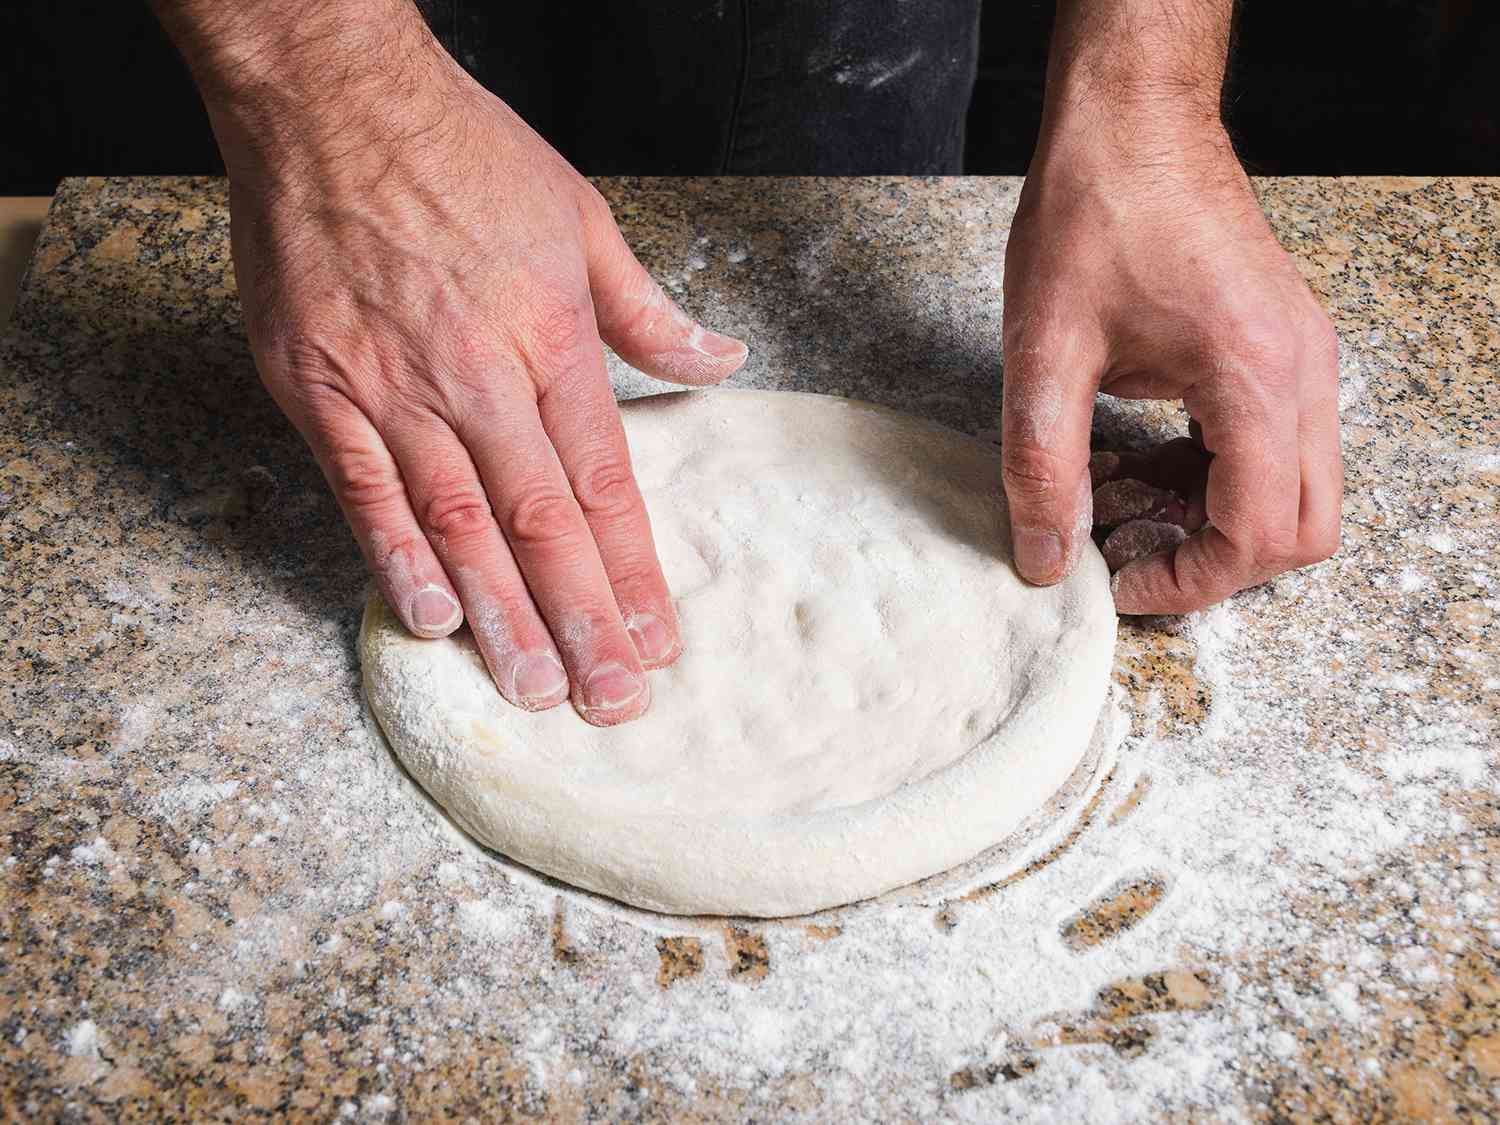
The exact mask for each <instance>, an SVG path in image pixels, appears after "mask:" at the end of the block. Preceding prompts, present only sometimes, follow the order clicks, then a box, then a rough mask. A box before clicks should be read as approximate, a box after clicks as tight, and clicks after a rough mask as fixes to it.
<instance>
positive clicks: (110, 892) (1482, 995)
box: [0, 179, 1500, 1120]
mask: <svg viewBox="0 0 1500 1125" xmlns="http://www.w3.org/2000/svg"><path fill="white" fill-rule="evenodd" d="M602 186H603V187H604V189H605V190H606V194H608V195H609V197H610V199H611V201H612V202H613V204H614V205H615V209H616V213H617V215H618V217H619V219H620V221H621V224H622V226H623V229H624V231H625V233H626V236H627V238H628V239H629V240H630V241H631V243H632V244H633V245H634V246H635V247H636V248H637V251H638V252H639V254H640V255H641V257H642V258H643V259H644V260H645V261H646V263H647V264H648V266H649V267H650V268H652V269H653V271H654V272H656V274H657V276H659V277H660V278H662V279H663V281H664V282H665V283H666V284H667V285H668V287H669V288H670V289H672V290H673V292H674V293H676V294H677V295H678V296H679V298H680V299H681V300H682V302H683V303H684V304H685V305H686V306H688V307H689V308H690V309H692V310H693V311H695V312H697V313H700V314H702V315H703V316H704V317H705V318H706V319H707V320H708V322H709V323H711V324H712V325H714V326H715V327H719V328H722V329H724V330H726V331H731V332H734V333H736V334H738V335H741V336H743V337H744V338H746V339H747V340H749V341H750V343H751V346H752V358H751V361H750V363H749V365H748V366H747V367H746V369H745V370H744V371H743V372H742V373H741V374H740V375H739V376H738V377H737V378H736V380H735V381H736V383H738V384H739V385H749V386H763V387H784V388H795V389H798V390H815V391H826V392H830V393H836V394H844V395H852V396H856V397H860V398H866V399H871V400H874V401H877V402H883V403H886V404H889V405H892V406H896V407H899V408H903V409H907V410H910V411H913V412H916V413H919V414H924V415H927V416H929V417H932V418H935V419H938V420H939V421H942V422H946V423H948V424H950V425H954V426H956V427H958V428H960V429H964V430H967V431H969V432H984V431H988V430H992V429H993V427H994V426H995V424H996V415H997V404H998V381H999V359H998V352H999V332H1000V315H1001V306H1000V285H999V277H1000V260H1001V253H1002V251H1003V246H1004V240H1005V233H1006V229H1007V225H1008V223H1009V220H1010V216H1011V214H1012V212H1013V209H1014V206H1015V202H1016V198H1017V194H1018V190H1019V183H1018V182H1017V181H1012V180H948V181H908V180H854V181H806V180H803V181H798V180H769V181H747V182H737V181H726V180H692V181H634V180H632V181H614V182H609V183H606V184H604V185H602ZM1257 187H1258V190H1259V191H1260V192H1261V194H1262V198H1263V202H1264V204H1265V207H1266V209H1267V212H1268V214H1269V215H1270V217H1271V219H1272V222H1273V225H1274V227H1275V229H1276V231H1277V233H1278V235H1279V236H1280V237H1281V239H1282V240H1283V243H1284V244H1285V245H1287V246H1288V248H1289V249H1291V250H1292V252H1293V253H1294V254H1295V255H1296V257H1297V259H1298V261H1299V264H1300V266H1301V267H1302V269H1303V271H1304V273H1305V275H1306V276H1307V277H1308V279H1309V281H1310V282H1311V283H1312V285H1313V288H1314V289H1315V291H1317V293H1318V294H1319V296H1320V297H1321V298H1322V299H1323V300H1325V301H1326V303H1327V305H1328V306H1329V308H1330V309H1331V310H1332V313H1333V316H1334V319H1335V321H1336V323H1337V325H1338V328H1339V331H1340V334H1341V338H1342V341H1343V352H1342V361H1341V372H1342V381H1343V394H1342V399H1341V406H1342V410H1343V419H1344V438H1345V447H1346V455H1347V458H1348V486H1349V491H1348V497H1347V499H1346V502H1345V508H1344V511H1345V539H1344V547H1343V550H1342V551H1341V553H1340V554H1339V555H1338V556H1337V557H1336V558H1335V559H1333V560H1332V561H1330V562H1329V563H1326V564H1324V565H1322V566H1320V567H1317V568H1314V569H1312V570H1310V571H1306V572H1303V573H1300V574H1296V575H1290V576H1286V577H1284V578H1281V579H1278V580H1277V581H1275V582H1273V583H1272V584H1270V585H1269V586H1267V587H1264V588H1262V589H1260V590H1257V591H1253V592H1250V593H1247V594H1243V595H1241V596H1239V597H1237V598H1236V599H1234V600H1233V601H1232V602H1231V603H1229V604H1228V605H1227V606H1225V607H1223V608H1221V609H1218V610H1215V611H1212V612H1210V613H1208V614H1203V615H1197V616H1195V617H1194V618H1190V619H1187V620H1186V621H1183V622H1177V623H1166V622H1150V621H1146V622H1132V623H1129V624H1127V625H1126V626H1124V627H1123V628H1122V634H1121V639H1120V643H1119V648H1118V654H1117V662H1116V678H1117V681H1118V683H1119V686H1120V692H1119V699H1120V706H1121V709H1122V712H1123V713H1124V715H1126V716H1127V717H1128V720H1129V724H1130V726H1129V735H1128V737H1126V738H1125V739H1124V741H1123V743H1122V745H1121V746H1120V747H1119V748H1118V750H1116V751H1113V752H1112V753H1111V754H1110V755H1108V756H1107V757H1106V758H1105V759H1104V760H1101V762H1100V763H1099V766H1098V769H1097V774H1096V776H1094V778H1093V779H1092V781H1091V782H1090V783H1089V785H1088V786H1087V787H1086V789H1084V790H1082V791H1080V794H1079V799H1078V800H1077V801H1076V802H1073V803H1072V804H1070V805H1069V806H1068V807H1067V808H1066V809H1065V810H1064V811H1063V814H1062V815H1061V816H1060V819H1059V821H1058V823H1057V826H1056V831H1055V832H1054V833H1053V835H1052V836H1051V837H1049V838H1048V839H1044V840H1041V841H1039V842H1038V844H1037V846H1036V847H1035V849H1034V850H1033V851H1032V852H1031V853H1028V854H1027V855H1026V856H1024V857H1022V859H1024V862H1012V863H1011V864H1010V865H1009V866H1006V867H1004V869H1003V870H1002V869H1000V868H997V869H996V870H995V871H994V872H993V873H991V874H992V876H993V877H975V878H974V879H972V880H970V882H969V883H967V884H966V885H964V886H961V887H950V888H947V889H942V890H933V891H932V892H931V893H927V892H913V893H911V894H908V895H904V896H901V895H898V896H895V897H893V898H891V899H889V900H883V901H881V902H877V903H872V904H862V905H858V906H854V907H848V908H844V909H842V910H838V911H831V912H827V913H825V914H823V915H820V916H818V917H816V918H809V919H794V920H788V921H785V922H775V923H760V922H755V923H751V922H737V921H729V922H726V921H723V920H714V919H670V918H659V917H652V916H649V915H646V914H643V913H641V912H639V911H630V910H626V909H624V908H619V907H615V906H614V905H612V904H610V903H608V902H605V901H602V900H600V899H597V898H594V897H592V896H588V895H584V894H580V893H577V892H574V891H571V890H570V889H568V888H565V887H560V886H558V885H556V884H554V883H551V882H549V881H547V880H544V879H540V878H538V877H536V876H534V875H532V874H530V873H528V872H525V871H521V870H518V869H516V868H515V867H514V866H512V865H510V864H509V863H507V862H506V861H504V860H503V859H502V858H500V857H496V856H493V855H490V854H487V853H484V852H482V851H479V850H478V849H476V848H474V847H472V846H471V845H469V844H467V843H466V842H465V841H464V840H463V839H461V838H460V837H459V836H458V835H457V834H456V833H455V832H454V831H453V830H452V829H451V828H449V827H448V826H447V824H446V822H445V821H443V819H442V818H441V817H440V816H439V815H438V814H437V813H435V811H434V810H433V809H432V808H431V807H430V805H429V804H428V803H427V802H426V801H425V800H424V799H423V798H422V797H421V795H420V794H419V793H418V792H416V791H415V790H414V789H413V788H412V787H411V785H410V783H409V782H408V781H407V780H406V779H405V778H404V777H403V775H402V774H401V773H400V771H399V769H398V768H397V767H396V766H395V765H394V763H393V761H392V759H391V757H390V755H389V753H388V751H386V749H385V748H384V745H383V743H381V741H380V739H379V737H378V735H377V734H375V733H373V732H372V731H371V729H370V727H369V725H368V723H367V721H366V719H365V716H364V712H363V709H362V705H361V701H360V696H359V686H358V668H357V665H356V662H355V659H354V654H353V638H354V634H355V631H356V628H357V624H358V614H359V611H360V606H361V595H362V591H363V589H364V578H363V575H362V573H361V570H360V564H359V559H358V555H357V553H356V551H355V549H354V547H353V544H352V542H351V541H350V539H349V537H348V535H347V533H346V531H345V530H344V528H343V526H342V524H341V523H340V519H339V515H338V511H337V509H336V507H335V505H334V504H333V502H332V500H331V499H330V498H329V497H328V496H327V495H326V494H325V492H324V489H323V486H322V482H321V478H320V477H319V475H318V473H317V471H316V468H315V466H314V465H313V463H312V461H311V459H310V457H309V456H308V455H307V454H306V453H305V452H304V450H303V448H302V447H301V445H300V443H299V441H298V439H297V438H296V435H295V434H294V433H293V432H292V430H291V429H290V427H289V426H288V425H287V424H286V423H285V422H284V421H283V420H282V419H281V418H280V416H279V415H278V414H277V412H276V410H275V409H274V407H273V406H272V404H271V403H270V401H269V399H268V398H267V397H266V396H265V395H264V394H263V393H262V391H261V390H260V388H259V385H258V383H257V381H256V378H255V373H254V369H253V366H252V364H251V361H250V358H249V354H248V351H247V349H246V346H245V343H244V339H243V335H242V330H241V325H240V319H239V311H238V305H237V301H236V298H235V294H234V286H233V279H232V274H231V269H230V264H229V254H228V237H227V234H228V232H227V215H226V210H225V191H224V186H223V184H222V183H219V182H216V181H207V180H111V181H100V180H72V181H68V182H66V183H64V185H63V186H62V188H61V190H60V192H59V194H58V196H57V199H56V202H55V204H54V206H53V209H52V212H51V215H50V217H49V221H48V224H47V227H46V230H45V231H44V233H43V235H42V237H41V240H40V242H39V244H38V246H37V249H36V252H35V257H34V259H33V262H32V266H31V270H30V274H29V277H28V280H27V282H26V285H25V288H24V291H23V294H22V298H21V302H20V305H19V307H18V311H17V315H16V319H15V321H14V323H13V325H12V328H11V331H10V334H9V335H8V337H7V339H6V340H5V342H4V344H3V346H0V608H3V613H4V622H5V628H4V635H3V637H0V779H3V785H0V1116H4V1117H6V1118H8V1119H11V1118H21V1119H57V1118H65V1119H73V1118H78V1119H96V1120H119V1119H124V1118H137V1119H149V1120H162V1119H167V1118H178V1119H188V1118H191V1119H204V1118H209V1117H231V1116H233V1117H237V1118H238V1117H255V1116H286V1115H298V1114H301V1115H306V1116H315V1117H331V1116H335V1115H339V1114H347V1115H351V1116H358V1117H361V1118H376V1119H396V1118H402V1117H407V1118H422V1117H426V1116H433V1115H439V1114H441V1115H443V1116H447V1117H454V1118H461V1117H472V1118H475V1119H491V1118H497V1117H507V1116H518V1117H519V1116H535V1117H546V1118H560V1119H585V1118H601V1119H602V1118H608V1119H616V1118H653V1119H654V1118H662V1117H673V1118H684V1119H695V1118H725V1117H731V1118H733V1117H741V1118H757V1119H794V1118H806V1119H830V1118H832V1119H843V1118H850V1117H866V1118H882V1119H923V1120H930V1119H933V1118H935V1117H954V1118H961V1119H974V1120H993V1119H994V1118H995V1117H997V1116H1001V1115H1005V1114H1009V1115H1012V1116H1017V1117H1034V1118H1036V1119H1067V1120H1082V1119H1094V1120H1111V1119H1116V1118H1139V1117H1142V1116H1148V1115H1149V1116H1153V1117H1171V1118H1182V1119H1186V1118H1195V1117H1196V1118H1202V1117H1205V1116H1213V1117H1220V1118H1222V1117H1230V1118H1233V1117H1244V1118H1261V1119H1278V1120H1291V1119H1310V1118H1326V1119H1331V1120H1368V1119H1372V1118H1377V1117H1382V1118H1389V1119H1446V1118H1478V1117H1483V1116H1486V1115H1491V1114H1493V1113H1494V1106H1495V1105H1496V1104H1497V1102H1496V1099H1497V1095H1500V887H1497V883H1500V879H1497V876H1500V816H1497V802H1500V764H1497V761H1496V756H1497V748H1496V743H1497V734H1500V716H1497V702H1496V700H1497V697H1500V638H1497V629H1496V615H1497V609H1500V589H1497V583H1500V538H1497V531H1496V527H1497V524H1500V512H1497V510H1496V501H1497V495H1500V383H1497V375H1500V362H1497V360H1500V314H1497V296H1500V281H1497V278H1500V245H1497V235H1496V231H1497V229H1500V182H1495V181H1461V180H1458V181H1456V180H1441V179H1437V180H1400V181H1397V180H1380V179H1375V180H1350V181H1343V180H1278V181H1266V182H1262V183H1260V184H1258V185H1257ZM612 374H613V375H614V376H615V377H616V379H617V386H618V389H619V390H620V391H621V393H622V394H635V393H641V392H643V391H646V390H649V389H658V388H655V387H654V386H653V384H651V382H650V381H649V380H646V379H644V378H642V377H640V376H636V375H632V374H631V373H629V372H627V371H625V370H624V369H622V368H621V367H620V366H619V365H618V364H614V363H613V361H612ZM1181 427H1182V420H1181V418H1180V417H1178V416H1177V414H1176V413H1175V412H1174V411H1173V410H1171V409H1169V408H1166V407H1163V406H1156V405H1149V404H1148V405H1140V404H1124V403H1115V402H1113V401H1110V400H1101V404H1100V408H1099V421H1098V424H1097V426H1096V439H1097V440H1096V444H1097V445H1098V446H1100V447H1111V448H1118V447H1130V446H1137V445H1142V444H1144V443H1147V442H1149V441H1152V440H1156V439H1159V438H1161V437H1164V436H1168V435H1170V434H1173V433H1176V432H1178V431H1179V430H1180V429H1181ZM981 875H982V873H981Z"/></svg>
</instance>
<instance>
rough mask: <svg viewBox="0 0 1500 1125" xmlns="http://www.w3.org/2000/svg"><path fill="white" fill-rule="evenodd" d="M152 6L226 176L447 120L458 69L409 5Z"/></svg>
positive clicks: (375, 1)
mask: <svg viewBox="0 0 1500 1125" xmlns="http://www.w3.org/2000/svg"><path fill="white" fill-rule="evenodd" d="M153 3H154V6H155V7H156V10H157V13H158V15H159V17H160V18H161V21H162V23H163V25H164V26H165V27H166V29H167V32H168V34H169V35H170V36H171V38H172V39H173V41H174V42H175V43H176V44H177V46H178V49H179V50H180V51H181V52H182V54H183V56H184V58H185V59H186V60H187V63H188V67H189V69H190V70H191V72H192V75H193V79H194V81H195V82H196V84H197V86H198V88H199V91H200V93H201V94H202V96H203V101H204V105H205V107H206V108H207V110H208V114H209V119H210V122H211V123H212V125H213V129H214V133H215V136H216V137H217V139H218V141H219V146H220V149H221V151H222V153H223V156H224V160H225V163H226V165H227V166H228V167H229V169H230V173H231V175H232V176H233V175H234V174H235V173H236V171H244V172H247V173H249V172H255V173H260V172H264V171H276V170H279V169H283V168H287V167H291V166H295V165H296V164H298V163H299V162H300V161H301V160H303V159H315V154H316V153H317V152H318V151H320V150H322V149H330V148H334V147H341V148H342V150H343V151H345V152H347V153H349V154H350V155H352V156H357V155H358V153H359V151H360V149H361V148H362V146H361V145H360V144H359V143H358V138H360V137H361V136H364V137H367V138H369V139H370V140H371V142H372V144H377V145H379V144H387V145H388V144H389V143H391V142H394V141H399V140H400V139H402V137H403V136H406V135H410V134H413V133H415V132H419V131H425V130H427V129H429V128H430V127H431V126H432V125H433V124H435V123H436V122H437V121H438V120H440V119H441V117H442V116H443V111H444V107H443V105H442V104H441V103H442V102H443V100H444V99H443V89H444V83H445V82H449V81H451V79H452V77H453V72H454V70H455V69H456V67H455V65H454V64H453V62H452V60H451V59H449V58H448V56H447V55H446V53H444V52H443V50H442V48H441V47H440V46H439V45H438V44H437V42H436V40H434V39H433V38H432V35H431V33H430V32H429V31H428V30H427V27H426V24H425V23H424V22H423V20H422V18H421V15H420V13H419V12H418V11H417V10H416V8H415V7H414V6H413V5H412V4H411V2H410V0H326V2H323V3H319V4H314V5H307V4H305V3H303V2H301V0H297V2H291V0H247V2H244V3H241V4H239V5H237V6H230V5H223V4H220V3H218V2H217V0H153ZM419 122H420V124H419Z"/></svg>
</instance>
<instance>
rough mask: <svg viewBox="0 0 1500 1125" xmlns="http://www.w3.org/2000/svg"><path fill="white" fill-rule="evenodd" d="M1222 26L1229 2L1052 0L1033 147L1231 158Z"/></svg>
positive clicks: (1115, 158) (1116, 157) (1121, 155)
mask: <svg viewBox="0 0 1500 1125" xmlns="http://www.w3.org/2000/svg"><path fill="white" fill-rule="evenodd" d="M1229 27H1230V0H1058V4H1057V21H1056V25H1055V28H1054V31H1053V35H1052V43H1051V47H1050V50H1049V53H1048V58H1047V82H1046V91H1045V100H1044V103H1043V114H1042V127H1041V134H1040V138H1039V140H1040V143H1039V152H1040V151H1042V150H1044V149H1047V148H1054V147H1058V146H1062V145H1065V142H1068V141H1076V142H1079V143H1080V146H1081V147H1082V148H1086V149H1088V150H1091V151H1092V152H1093V153H1094V154H1095V155H1096V156H1097V157H1098V159H1100V160H1102V161H1105V162H1108V163H1115V164H1118V163H1121V162H1125V163H1131V162H1138V163H1158V162H1161V161H1163V160H1167V159H1173V158H1175V156H1176V155H1177V154H1180V153H1191V154H1195V155H1196V157H1197V158H1201V159H1206V160H1214V159H1217V158H1219V157H1220V156H1222V155H1223V154H1224V153H1226V152H1227V153H1229V155H1230V157H1231V159H1232V149H1231V148H1230V146H1229V144H1228V139H1227V135H1226V134H1225V131H1224V128H1223V124H1222V118H1221V110H1220V95H1221V90H1222V87H1223V80H1224V70H1225V66H1226V64H1227V61H1228V55H1229ZM1080 155H1088V154H1087V153H1085V152H1081V153H1080Z"/></svg>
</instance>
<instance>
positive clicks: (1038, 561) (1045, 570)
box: [1016, 527, 1063, 582]
mask: <svg viewBox="0 0 1500 1125" xmlns="http://www.w3.org/2000/svg"><path fill="white" fill-rule="evenodd" d="M1062 562H1063V548H1062V536H1060V535H1058V534H1057V532H1055V531H1044V530H1043V529H1041V528H1039V527H1018V528H1016V566H1017V568H1018V569H1019V570H1020V571H1021V577H1023V578H1025V579H1026V581H1028V582H1051V581H1053V580H1055V579H1056V578H1057V577H1058V573H1057V572H1058V571H1059V570H1061V569H1062Z"/></svg>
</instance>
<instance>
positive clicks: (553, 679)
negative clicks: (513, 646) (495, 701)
mask: <svg viewBox="0 0 1500 1125" xmlns="http://www.w3.org/2000/svg"><path fill="white" fill-rule="evenodd" d="M511 684H512V685H513V688H514V691H515V694H516V700H517V701H518V702H520V703H523V704H535V703H544V702H546V701H547V700H549V699H553V698H555V697H556V696H558V695H559V694H561V693H562V692H564V691H566V690H567V687H568V674H567V673H566V672H564V671H563V666H562V663H561V662H560V661H559V660H558V659H557V657H555V656H553V655H552V654H551V653H550V652H547V651H545V650H544V651H542V652H528V653H526V654H525V655H524V656H522V657H521V658H520V659H519V660H517V661H516V667H515V670H514V671H513V672H512V673H511Z"/></svg>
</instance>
